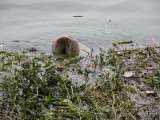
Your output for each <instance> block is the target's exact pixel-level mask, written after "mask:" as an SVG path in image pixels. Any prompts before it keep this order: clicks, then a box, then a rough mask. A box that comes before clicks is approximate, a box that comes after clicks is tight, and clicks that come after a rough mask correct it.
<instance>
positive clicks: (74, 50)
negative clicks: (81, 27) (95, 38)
mask: <svg viewBox="0 0 160 120" xmlns="http://www.w3.org/2000/svg"><path fill="white" fill-rule="evenodd" d="M52 50H53V52H54V53H59V54H69V55H71V54H79V52H80V46H79V43H78V41H77V40H76V39H74V38H72V37H71V36H67V35H63V36H60V37H58V38H57V39H56V40H53V45H52Z"/></svg>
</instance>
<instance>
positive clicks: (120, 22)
mask: <svg viewBox="0 0 160 120" xmlns="http://www.w3.org/2000/svg"><path fill="white" fill-rule="evenodd" d="M159 6H160V1H159V0H99V1H98V0H79V1H75V0H1V2H0V16H1V17H0V42H3V43H4V48H5V50H9V51H15V50H16V51H17V50H19V51H21V50H26V49H27V48H28V47H32V46H35V47H37V49H38V50H39V52H46V53H47V54H51V53H52V51H51V44H52V43H51V42H50V40H53V39H55V38H56V37H57V36H59V35H61V34H68V35H71V36H73V37H75V38H77V39H78V41H79V42H81V43H83V44H85V45H87V46H88V47H89V48H94V49H95V51H97V50H98V47H97V44H100V45H103V46H104V47H106V48H110V47H111V46H112V44H111V43H112V42H115V39H114V38H113V36H112V35H111V34H112V33H115V34H116V36H117V37H118V39H119V40H134V41H136V42H137V43H139V44H143V43H145V42H146V41H151V38H152V37H154V39H155V40H156V41H160V14H159V11H160V7H159ZM73 16H83V17H73ZM109 19H111V21H112V22H111V23H109V25H108V31H109V33H107V32H106V23H107V21H108V20H109ZM14 40H22V41H30V42H13V41H14Z"/></svg>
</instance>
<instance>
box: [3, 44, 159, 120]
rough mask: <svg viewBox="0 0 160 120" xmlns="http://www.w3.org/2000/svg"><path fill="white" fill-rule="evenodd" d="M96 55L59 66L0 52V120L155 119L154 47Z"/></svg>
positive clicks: (51, 61) (156, 63)
mask: <svg viewBox="0 0 160 120" xmlns="http://www.w3.org/2000/svg"><path fill="white" fill-rule="evenodd" d="M100 51H101V52H100V54H99V55H96V56H93V55H92V53H90V54H89V55H88V56H87V57H85V58H79V57H75V58H72V59H71V58H70V59H65V58H64V59H62V58H61V61H57V60H56V59H55V58H54V56H52V55H51V56H47V57H46V56H45V55H44V54H42V55H41V56H39V57H37V56H27V55H23V54H18V53H13V52H5V51H4V52H1V53H0V61H1V62H0V72H1V74H0V76H1V78H0V81H1V83H0V118H1V119H2V120H3V119H4V120H5V119H10V120H11V119H18V120H21V119H40V120H43V119H48V120H52V119H58V120H59V119H60V120H63V119H74V120H76V119H77V120H79V119H80V120H92V119H93V120H96V119H97V120H106V119H109V120H113V119H114V120H124V119H125V120H128V119H130V120H132V119H133V120H138V119H154V120H158V119H160V114H159V113H160V102H159V96H160V72H159V71H160V69H159V66H160V62H159V61H160V55H159V48H156V47H154V46H153V47H150V46H148V47H146V48H143V49H141V48H136V49H126V50H119V49H110V50H108V51H105V50H103V49H100ZM92 52H93V50H92ZM119 53H121V54H119ZM127 73H133V74H132V75H131V76H125V74H127ZM146 91H154V92H150V93H151V94H147V93H146Z"/></svg>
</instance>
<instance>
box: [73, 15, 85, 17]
mask: <svg viewBox="0 0 160 120" xmlns="http://www.w3.org/2000/svg"><path fill="white" fill-rule="evenodd" d="M73 17H84V16H81V15H75V16H73Z"/></svg>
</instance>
